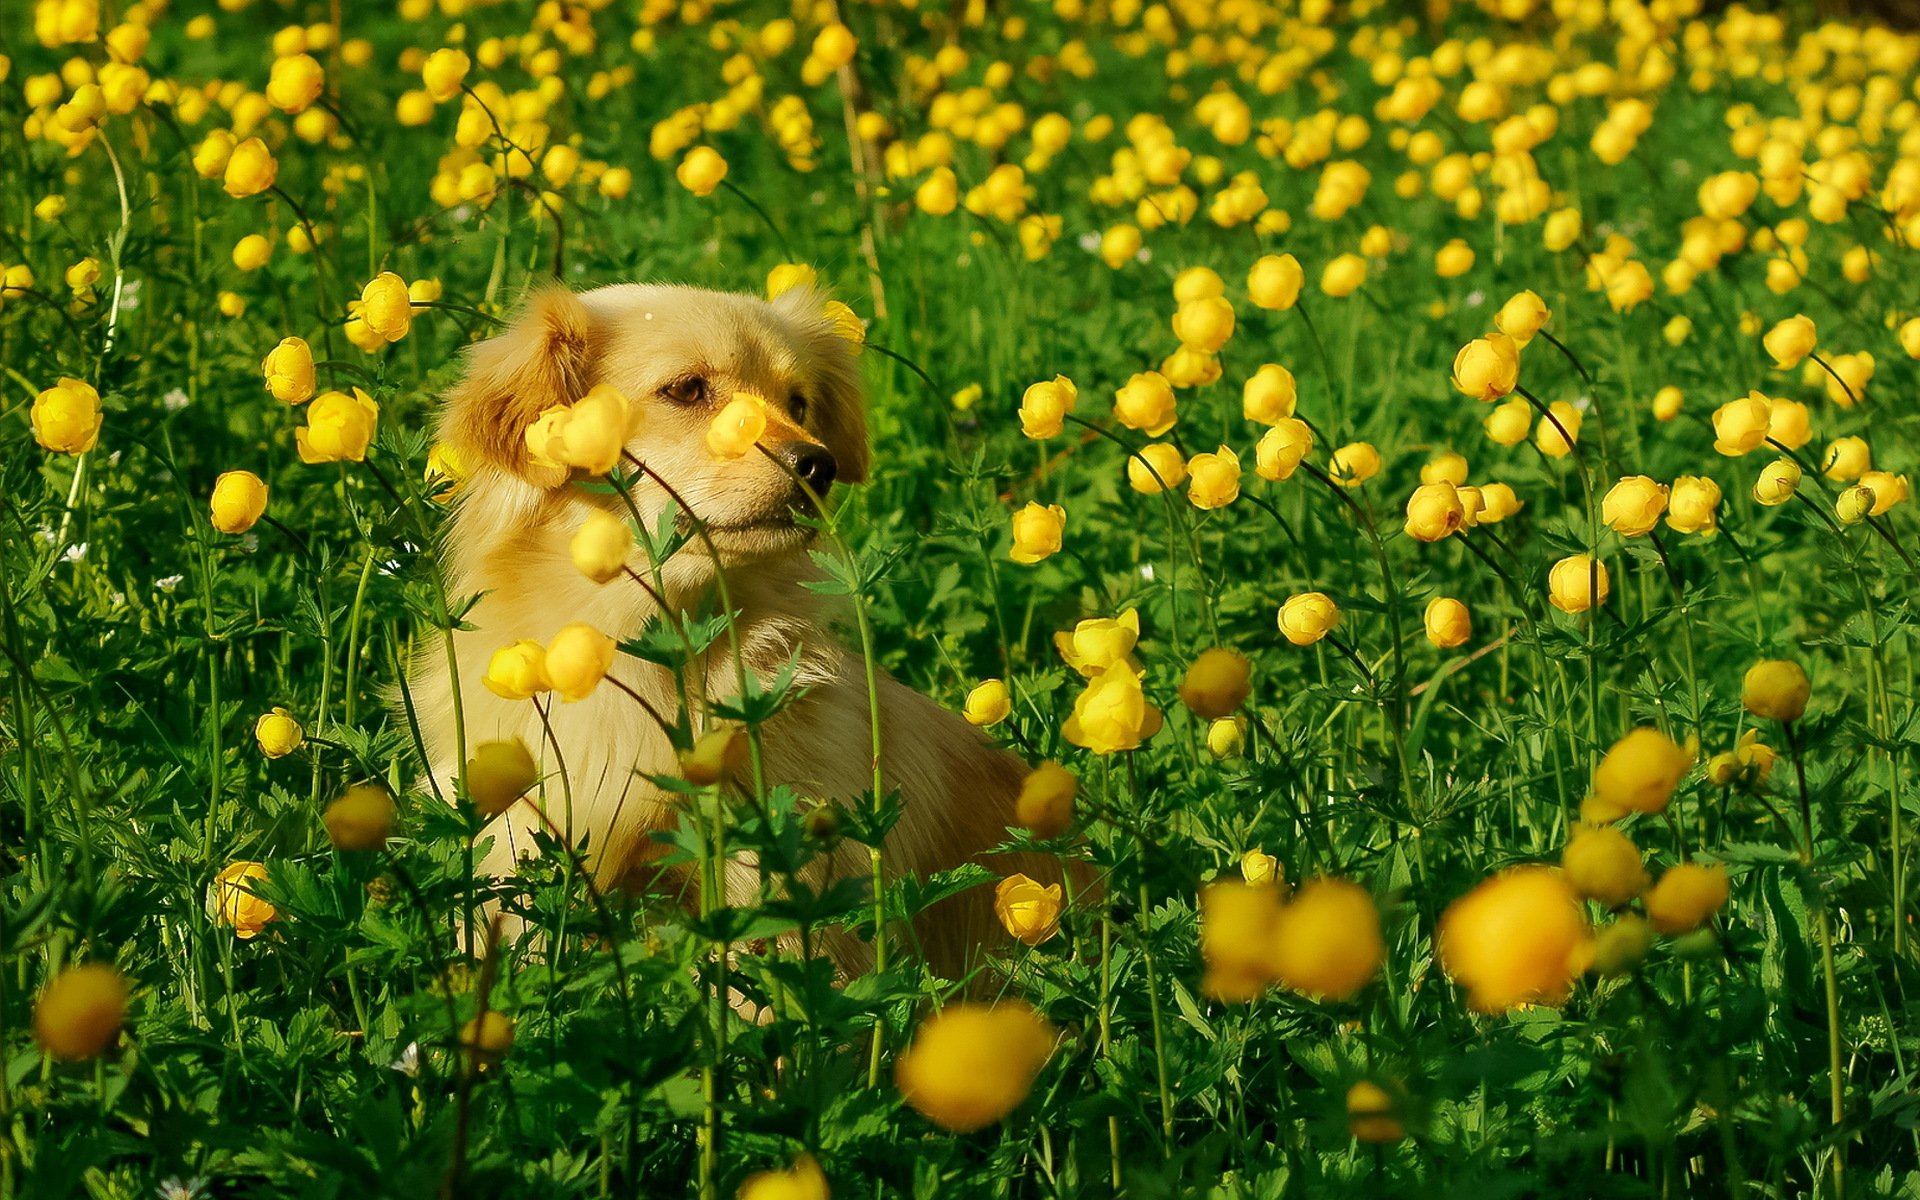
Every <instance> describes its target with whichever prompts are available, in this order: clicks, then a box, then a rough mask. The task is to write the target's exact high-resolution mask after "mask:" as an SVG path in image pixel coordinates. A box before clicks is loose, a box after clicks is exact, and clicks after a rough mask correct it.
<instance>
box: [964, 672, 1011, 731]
mask: <svg viewBox="0 0 1920 1200" xmlns="http://www.w3.org/2000/svg"><path fill="white" fill-rule="evenodd" d="M1012 711H1013V698H1012V697H1011V696H1009V695H1008V694H1007V685H1006V684H1005V683H1003V682H1002V681H1000V680H998V679H986V680H982V681H981V682H980V683H979V684H977V685H976V686H975V687H974V689H973V690H972V691H970V692H968V693H967V704H966V709H965V714H966V718H967V723H968V724H969V725H979V726H983V727H984V726H987V725H998V724H999V723H1000V722H1002V721H1004V720H1006V719H1007V714H1008V713H1010V712H1012Z"/></svg>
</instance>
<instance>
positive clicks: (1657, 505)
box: [1600, 475, 1668, 537]
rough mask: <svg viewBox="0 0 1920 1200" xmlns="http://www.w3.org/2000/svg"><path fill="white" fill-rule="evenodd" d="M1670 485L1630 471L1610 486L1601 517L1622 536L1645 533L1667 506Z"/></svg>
mask: <svg viewBox="0 0 1920 1200" xmlns="http://www.w3.org/2000/svg"><path fill="white" fill-rule="evenodd" d="M1667 494H1668V493H1667V485H1666V484H1664V483H1658V482H1656V481H1654V480H1652V479H1650V478H1648V477H1647V476H1645V475H1628V476H1626V477H1625V478H1623V479H1621V480H1620V481H1619V482H1618V483H1616V484H1614V485H1613V486H1612V487H1611V488H1609V489H1607V495H1606V499H1604V500H1602V501H1601V502H1600V519H1601V520H1603V521H1605V522H1606V523H1607V527H1608V528H1609V529H1611V530H1613V531H1614V532H1615V533H1617V534H1619V535H1620V536H1621V537H1644V536H1646V535H1647V534H1649V533H1651V532H1653V528H1654V526H1656V525H1658V524H1659V523H1660V514H1661V513H1663V512H1665V511H1666V508H1667Z"/></svg>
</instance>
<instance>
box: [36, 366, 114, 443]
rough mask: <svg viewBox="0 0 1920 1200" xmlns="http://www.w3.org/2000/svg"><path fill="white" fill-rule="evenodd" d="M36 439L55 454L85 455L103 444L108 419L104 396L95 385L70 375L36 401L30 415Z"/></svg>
mask: <svg viewBox="0 0 1920 1200" xmlns="http://www.w3.org/2000/svg"><path fill="white" fill-rule="evenodd" d="M28 419H29V420H30V421H31V423H32V425H33V440H34V441H36V442H38V443H39V444H40V446H41V448H42V449H44V450H51V451H53V452H54V453H55V454H85V453H87V452H88V451H89V450H92V449H93V448H94V447H95V446H97V445H99V444H100V428H101V426H102V425H103V424H104V423H105V421H106V418H105V417H104V416H103V415H102V414H101V411H100V393H99V392H96V391H94V390H93V386H92V385H91V384H88V383H85V382H83V381H81V380H78V379H73V378H70V377H68V376H65V375H63V376H61V377H60V382H59V383H58V384H56V385H54V386H53V387H50V388H47V389H46V390H44V391H42V392H41V393H40V394H39V395H37V396H35V397H34V398H33V407H32V409H31V410H30V411H29V413H28Z"/></svg>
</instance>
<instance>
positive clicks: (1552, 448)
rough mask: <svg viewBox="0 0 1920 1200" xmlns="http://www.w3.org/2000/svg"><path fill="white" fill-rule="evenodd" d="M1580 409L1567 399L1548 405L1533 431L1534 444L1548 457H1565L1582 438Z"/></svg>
mask: <svg viewBox="0 0 1920 1200" xmlns="http://www.w3.org/2000/svg"><path fill="white" fill-rule="evenodd" d="M1580 421H1581V413H1580V410H1579V409H1577V408H1575V407H1574V406H1573V405H1571V404H1569V403H1567V402H1566V401H1565V400H1555V401H1554V402H1553V403H1552V404H1549V405H1547V413H1546V415H1545V416H1543V417H1541V418H1540V424H1539V425H1538V426H1537V427H1535V429H1534V431H1533V444H1534V445H1536V446H1538V447H1539V448H1540V453H1542V454H1544V455H1546V456H1547V457H1548V458H1565V457H1566V456H1567V455H1569V454H1571V453H1573V446H1574V443H1576V442H1578V441H1579V440H1580Z"/></svg>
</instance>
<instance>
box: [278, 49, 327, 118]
mask: <svg viewBox="0 0 1920 1200" xmlns="http://www.w3.org/2000/svg"><path fill="white" fill-rule="evenodd" d="M325 81H326V73H325V72H324V71H322V70H321V69H320V62H319V60H318V59H316V58H314V57H313V56H312V55H311V54H293V55H288V56H287V57H285V58H276V59H274V60H273V67H272V69H271V70H270V71H269V72H268V73H267V88H266V96H267V100H268V101H269V102H270V103H271V104H272V105H273V106H274V107H275V108H277V109H279V110H280V111H281V112H284V113H297V112H300V111H301V110H303V109H305V108H306V107H307V106H308V105H309V104H312V103H313V102H314V101H315V100H318V99H319V98H320V88H321V85H322V84H324V83H325Z"/></svg>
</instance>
